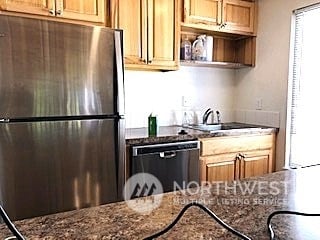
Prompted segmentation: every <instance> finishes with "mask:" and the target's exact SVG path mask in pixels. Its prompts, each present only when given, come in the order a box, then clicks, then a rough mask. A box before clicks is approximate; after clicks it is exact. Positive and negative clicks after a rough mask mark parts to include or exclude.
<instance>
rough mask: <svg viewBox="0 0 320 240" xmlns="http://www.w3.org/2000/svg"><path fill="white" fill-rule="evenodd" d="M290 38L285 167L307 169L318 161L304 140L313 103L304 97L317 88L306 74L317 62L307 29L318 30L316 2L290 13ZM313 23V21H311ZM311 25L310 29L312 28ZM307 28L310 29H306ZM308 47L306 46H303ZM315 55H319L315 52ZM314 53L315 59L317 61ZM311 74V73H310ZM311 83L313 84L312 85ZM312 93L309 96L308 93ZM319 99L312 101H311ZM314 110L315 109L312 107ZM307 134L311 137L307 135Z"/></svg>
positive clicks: (305, 139)
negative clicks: (292, 25) (289, 80)
mask: <svg viewBox="0 0 320 240" xmlns="http://www.w3.org/2000/svg"><path fill="white" fill-rule="evenodd" d="M293 13H294V21H293V24H294V36H293V41H294V42H293V61H292V64H293V66H292V68H291V69H292V71H293V72H292V74H291V76H292V79H291V81H292V84H291V86H292V89H291V110H290V114H291V118H290V154H289V165H290V166H291V167H297V166H308V165H314V164H320V158H319V157H318V158H319V159H317V158H316V157H315V156H314V155H313V152H312V147H314V146H312V144H310V146H308V142H306V141H307V139H309V141H312V140H311V139H312V137H314V136H310V135H309V137H310V138H308V135H307V133H308V131H309V129H307V127H306V126H307V124H312V123H311V122H308V123H307V122H306V116H305V115H308V117H309V118H310V120H311V119H312V115H313V112H311V111H310V109H312V108H310V105H312V104H314V102H312V101H310V98H309V97H308V94H309V91H310V88H318V90H319V92H320V87H318V86H317V85H316V84H317V83H316V82H315V81H312V77H310V76H312V71H310V66H309V65H310V62H313V61H318V59H311V58H312V55H311V54H310V52H311V50H312V49H313V48H314V49H315V51H316V49H318V48H317V47H315V46H312V44H313V43H314V42H315V41H313V40H310V39H311V38H313V37H314V36H312V34H311V30H310V29H311V28H312V27H313V28H314V30H315V31H318V32H319V36H320V31H319V30H316V29H318V26H317V25H318V24H319V21H320V3H317V4H314V5H311V6H308V7H305V8H300V9H297V10H295V11H294V12H293ZM315 20H316V21H315ZM312 24H313V26H312ZM310 25H311V26H310ZM307 45H308V46H307ZM318 54H319V53H318ZM318 54H317V53H315V56H316V57H317V58H318ZM313 75H314V74H313ZM312 84H315V85H312ZM310 94H312V93H310ZM316 100H320V96H319V98H318V99H314V101H316ZM314 107H317V108H318V106H314ZM310 134H314V132H311V133H310Z"/></svg>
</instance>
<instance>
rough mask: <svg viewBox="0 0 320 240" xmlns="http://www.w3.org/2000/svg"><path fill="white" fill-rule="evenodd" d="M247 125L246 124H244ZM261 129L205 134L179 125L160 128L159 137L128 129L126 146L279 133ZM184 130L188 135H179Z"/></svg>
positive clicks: (261, 127) (266, 128) (144, 129)
mask: <svg viewBox="0 0 320 240" xmlns="http://www.w3.org/2000/svg"><path fill="white" fill-rule="evenodd" d="M244 125H245V124H244ZM256 126H257V127H260V128H242V129H229V130H218V131H215V132H211V133H210V132H205V131H200V130H194V129H190V128H187V127H182V126H179V125H174V126H163V127H160V128H159V129H160V131H159V132H160V134H159V135H158V136H151V137H149V136H148V128H128V129H126V144H127V145H140V144H154V143H165V142H175V141H190V140H197V139H200V138H210V137H223V136H240V135H248V134H250V135H256V134H258V135H261V134H271V133H278V131H279V129H278V128H275V127H267V126H260V125H256ZM181 130H184V131H185V132H186V133H187V134H178V133H179V132H180V131H181Z"/></svg>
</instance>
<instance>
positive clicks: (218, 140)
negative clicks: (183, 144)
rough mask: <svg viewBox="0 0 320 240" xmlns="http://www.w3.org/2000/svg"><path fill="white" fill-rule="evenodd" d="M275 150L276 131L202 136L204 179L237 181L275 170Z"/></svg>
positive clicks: (202, 177)
mask: <svg viewBox="0 0 320 240" xmlns="http://www.w3.org/2000/svg"><path fill="white" fill-rule="evenodd" d="M274 150H275V135H274V134H270V135H262V136H240V137H214V138H207V139H201V156H200V169H201V170H200V178H201V181H205V182H216V181H233V180H238V179H242V178H248V177H253V176H259V175H263V174H266V173H270V172H273V170H274V169H273V166H274V164H273V161H274V152H275V151H274Z"/></svg>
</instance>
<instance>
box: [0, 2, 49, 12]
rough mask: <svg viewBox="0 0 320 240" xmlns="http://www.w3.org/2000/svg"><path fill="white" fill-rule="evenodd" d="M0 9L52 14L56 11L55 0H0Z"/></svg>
mask: <svg viewBox="0 0 320 240" xmlns="http://www.w3.org/2000/svg"><path fill="white" fill-rule="evenodd" d="M0 10H2V11H10V12H20V13H29V14H37V15H44V16H52V15H54V13H55V1H54V0H46V1H43V0H0Z"/></svg>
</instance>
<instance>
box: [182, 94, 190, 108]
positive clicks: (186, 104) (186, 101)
mask: <svg viewBox="0 0 320 240" xmlns="http://www.w3.org/2000/svg"><path fill="white" fill-rule="evenodd" d="M190 106H191V98H190V97H188V96H182V107H190Z"/></svg>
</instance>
